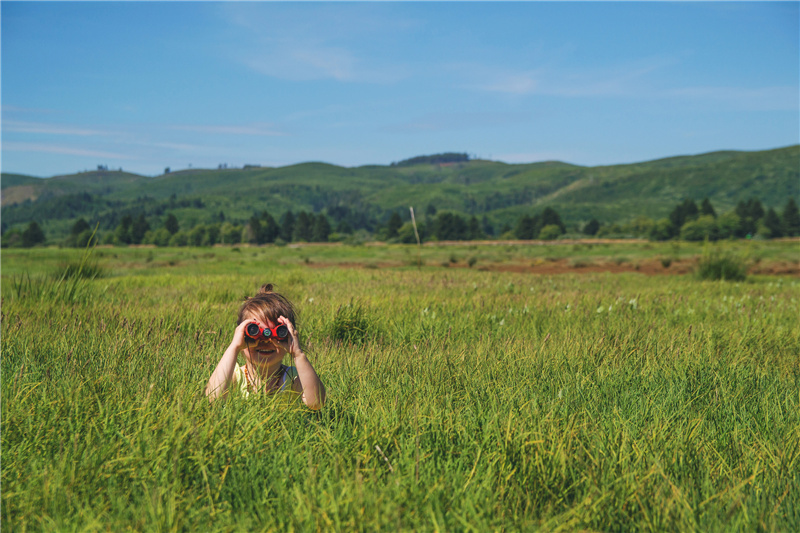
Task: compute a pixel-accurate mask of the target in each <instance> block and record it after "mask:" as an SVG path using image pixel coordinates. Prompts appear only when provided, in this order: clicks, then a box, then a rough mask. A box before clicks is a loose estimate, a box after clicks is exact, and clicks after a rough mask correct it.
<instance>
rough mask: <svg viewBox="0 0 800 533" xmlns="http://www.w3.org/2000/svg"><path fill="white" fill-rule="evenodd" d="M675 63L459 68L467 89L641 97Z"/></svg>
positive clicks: (655, 60)
mask: <svg viewBox="0 0 800 533" xmlns="http://www.w3.org/2000/svg"><path fill="white" fill-rule="evenodd" d="M675 62H676V59H675V58H672V57H651V58H644V59H642V60H639V61H635V62H632V63H629V64H625V65H617V66H611V67H606V68H591V69H575V68H561V67H558V66H547V67H542V68H536V69H519V70H518V69H508V68H500V67H496V66H486V65H469V66H464V65H456V66H454V67H453V68H454V69H456V70H460V71H462V74H463V75H464V77H466V78H472V79H476V78H477V79H480V80H481V81H480V82H468V83H466V84H465V88H470V89H473V90H478V91H484V92H496V93H505V94H510V95H518V96H525V95H547V96H568V97H587V96H588V97H596V96H599V97H602V96H639V95H646V94H648V92H650V91H651V90H652V89H651V87H652V83H648V82H647V80H646V78H647V76H648V75H650V74H653V73H656V72H658V71H660V70H662V69H664V68H666V67H668V66H670V65H673V64H674V63H675Z"/></svg>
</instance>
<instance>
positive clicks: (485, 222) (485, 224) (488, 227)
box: [481, 215, 494, 236]
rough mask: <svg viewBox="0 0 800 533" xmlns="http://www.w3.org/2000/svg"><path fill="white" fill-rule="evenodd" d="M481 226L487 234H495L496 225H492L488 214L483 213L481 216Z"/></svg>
mask: <svg viewBox="0 0 800 533" xmlns="http://www.w3.org/2000/svg"><path fill="white" fill-rule="evenodd" d="M481 228H482V229H483V232H484V233H485V234H486V235H487V236H493V235H494V226H493V225H492V223H491V222H489V218H488V217H487V216H486V215H483V217H482V218H481Z"/></svg>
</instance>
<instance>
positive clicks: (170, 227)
mask: <svg viewBox="0 0 800 533" xmlns="http://www.w3.org/2000/svg"><path fill="white" fill-rule="evenodd" d="M164 228H165V229H166V230H167V231H168V232H169V234H170V235H175V234H176V233H178V230H179V229H181V228H180V225H178V218H177V217H176V216H175V215H173V214H172V213H170V214H169V215H167V219H166V220H165V221H164Z"/></svg>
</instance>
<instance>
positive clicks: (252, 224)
mask: <svg viewBox="0 0 800 533" xmlns="http://www.w3.org/2000/svg"><path fill="white" fill-rule="evenodd" d="M245 234H246V239H247V242H249V243H250V244H261V240H260V239H261V220H259V219H258V217H257V216H256V215H253V216H252V217H250V221H249V222H248V223H247V228H246V229H245Z"/></svg>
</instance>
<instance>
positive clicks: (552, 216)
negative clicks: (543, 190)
mask: <svg viewBox="0 0 800 533" xmlns="http://www.w3.org/2000/svg"><path fill="white" fill-rule="evenodd" d="M541 225H542V227H544V226H558V227H559V229H561V233H564V231H566V228H565V226H564V223H563V222H561V217H560V216H559V215H558V213H557V212H556V210H555V209H553V208H552V207H545V208H544V211H542V222H541ZM539 231H541V230H539Z"/></svg>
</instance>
